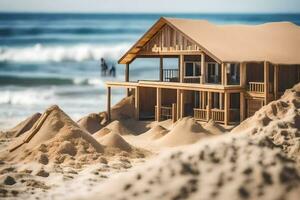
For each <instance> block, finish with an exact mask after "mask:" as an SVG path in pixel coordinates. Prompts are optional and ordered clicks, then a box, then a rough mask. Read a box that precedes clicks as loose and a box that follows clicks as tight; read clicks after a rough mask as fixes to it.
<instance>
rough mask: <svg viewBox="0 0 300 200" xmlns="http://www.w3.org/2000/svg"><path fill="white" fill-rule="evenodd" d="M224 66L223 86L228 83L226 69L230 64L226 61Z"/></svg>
mask: <svg viewBox="0 0 300 200" xmlns="http://www.w3.org/2000/svg"><path fill="white" fill-rule="evenodd" d="M224 66H225V69H224V71H225V73H224V86H227V83H228V80H227V78H228V76H227V69H228V68H229V67H230V64H229V63H226V64H225V65H224Z"/></svg>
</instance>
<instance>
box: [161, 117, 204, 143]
mask: <svg viewBox="0 0 300 200" xmlns="http://www.w3.org/2000/svg"><path fill="white" fill-rule="evenodd" d="M206 133H207V131H205V129H203V127H202V126H201V125H200V124H198V123H197V122H196V121H195V120H194V119H193V118H191V117H185V118H183V119H181V120H178V121H177V122H176V124H175V125H174V127H173V128H172V129H171V130H170V132H169V133H168V134H166V135H165V136H163V137H162V138H160V139H159V140H157V143H158V144H160V145H163V146H169V147H173V146H179V145H187V144H192V143H195V142H197V141H198V140H199V139H201V138H203V137H206V136H207V134H206Z"/></svg>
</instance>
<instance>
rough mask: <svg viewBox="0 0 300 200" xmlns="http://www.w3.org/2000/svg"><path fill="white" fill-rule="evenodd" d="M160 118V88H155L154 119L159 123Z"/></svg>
mask: <svg viewBox="0 0 300 200" xmlns="http://www.w3.org/2000/svg"><path fill="white" fill-rule="evenodd" d="M160 116H161V88H156V119H157V121H158V122H159V121H160V119H161V118H160Z"/></svg>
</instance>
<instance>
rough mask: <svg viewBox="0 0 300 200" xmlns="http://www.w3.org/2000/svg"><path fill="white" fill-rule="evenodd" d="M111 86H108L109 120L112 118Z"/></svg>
mask: <svg viewBox="0 0 300 200" xmlns="http://www.w3.org/2000/svg"><path fill="white" fill-rule="evenodd" d="M110 107H111V87H107V121H108V122H110V120H111V109H110Z"/></svg>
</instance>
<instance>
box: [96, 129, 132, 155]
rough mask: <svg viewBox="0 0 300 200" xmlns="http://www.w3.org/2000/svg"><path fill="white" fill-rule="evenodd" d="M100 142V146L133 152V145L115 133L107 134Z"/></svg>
mask: <svg viewBox="0 0 300 200" xmlns="http://www.w3.org/2000/svg"><path fill="white" fill-rule="evenodd" d="M98 141H99V142H100V144H102V145H104V146H107V147H112V148H117V149H120V150H124V151H131V149H132V147H131V145H130V144H128V143H127V142H126V141H125V140H124V138H123V137H122V136H120V135H119V134H117V133H114V132H110V133H108V134H106V135H105V136H103V137H102V138H100V139H99V140H98Z"/></svg>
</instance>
